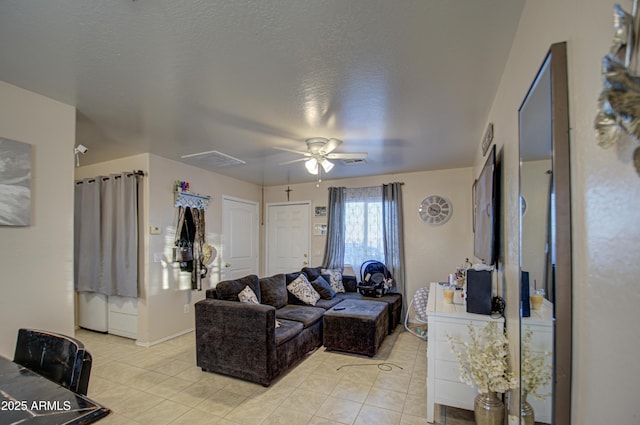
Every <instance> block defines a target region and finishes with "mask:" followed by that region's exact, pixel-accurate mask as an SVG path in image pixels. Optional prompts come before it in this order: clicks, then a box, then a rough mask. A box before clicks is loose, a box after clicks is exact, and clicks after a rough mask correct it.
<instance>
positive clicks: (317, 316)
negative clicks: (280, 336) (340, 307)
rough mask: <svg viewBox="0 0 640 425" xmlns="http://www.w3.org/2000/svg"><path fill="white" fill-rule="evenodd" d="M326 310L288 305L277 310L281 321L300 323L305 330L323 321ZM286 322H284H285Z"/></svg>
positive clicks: (277, 315)
mask: <svg viewBox="0 0 640 425" xmlns="http://www.w3.org/2000/svg"><path fill="white" fill-rule="evenodd" d="M324 311H325V310H324V309H323V308H318V307H310V306H306V305H291V304H289V305H286V306H284V307H282V308H279V309H277V310H276V317H277V318H278V319H279V320H282V319H284V320H293V321H295V322H300V323H302V325H303V326H304V327H305V328H308V327H309V326H311V325H313V324H314V323H316V322H317V321H318V320H322V316H324ZM283 322H284V321H283Z"/></svg>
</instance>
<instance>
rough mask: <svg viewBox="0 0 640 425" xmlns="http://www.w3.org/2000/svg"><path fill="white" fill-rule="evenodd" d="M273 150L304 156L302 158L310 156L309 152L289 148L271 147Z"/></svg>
mask: <svg viewBox="0 0 640 425" xmlns="http://www.w3.org/2000/svg"><path fill="white" fill-rule="evenodd" d="M273 149H278V150H279V151H285V152H293V153H297V154H300V155H304V156H311V154H310V153H309V152H305V151H298V150H295V149H289V148H282V147H280V146H273Z"/></svg>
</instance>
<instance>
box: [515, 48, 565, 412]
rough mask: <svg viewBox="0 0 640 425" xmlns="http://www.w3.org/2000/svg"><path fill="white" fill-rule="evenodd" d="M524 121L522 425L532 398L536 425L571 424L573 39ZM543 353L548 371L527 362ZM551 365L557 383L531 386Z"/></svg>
mask: <svg viewBox="0 0 640 425" xmlns="http://www.w3.org/2000/svg"><path fill="white" fill-rule="evenodd" d="M518 119H519V139H520V143H519V147H520V271H521V282H520V283H521V285H520V291H521V300H522V301H521V309H520V313H521V318H520V326H521V328H520V379H521V394H520V406H521V409H520V410H521V417H522V421H521V423H527V424H528V423H533V422H529V421H530V417H529V416H528V414H530V410H529V409H525V408H523V407H527V405H526V403H525V401H526V402H527V403H529V404H530V406H531V408H532V410H533V414H534V417H535V422H536V423H547V424H568V423H571V192H570V172H569V111H568V90H567V53H566V43H557V44H553V45H552V46H551V48H550V50H549V53H548V54H547V57H546V58H545V60H544V62H543V64H542V67H541V68H540V70H539V72H538V74H537V76H536V78H535V80H534V81H533V83H532V85H531V87H530V89H529V91H528V93H527V95H526V97H525V99H524V101H523V102H522V105H521V107H520V109H519V114H518ZM545 352H548V353H550V354H549V355H545V354H544V353H545ZM540 356H542V357H543V358H544V359H545V363H546V365H547V366H545V367H543V368H536V367H532V366H531V363H530V362H528V361H527V360H528V359H532V358H540ZM546 368H548V371H550V372H551V380H550V382H549V383H548V384H546V385H540V386H538V388H535V390H534V389H532V388H531V387H532V385H531V384H530V383H531V382H533V381H534V379H536V377H540V376H541V374H543V373H544V370H545V369H546ZM528 391H530V392H532V393H533V394H529V393H528ZM525 393H527V394H525ZM536 393H537V394H538V395H540V396H542V399H541V400H540V399H538V398H537V397H535V394H536ZM525 417H527V418H526V420H525Z"/></svg>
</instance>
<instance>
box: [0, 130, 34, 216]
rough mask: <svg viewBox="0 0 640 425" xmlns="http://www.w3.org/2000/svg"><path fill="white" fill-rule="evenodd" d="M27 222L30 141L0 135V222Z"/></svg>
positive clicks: (28, 211)
mask: <svg viewBox="0 0 640 425" xmlns="http://www.w3.org/2000/svg"><path fill="white" fill-rule="evenodd" d="M30 224H31V145H30V144H29V143H23V142H18V141H15V140H10V139H5V138H3V137H0V226H29V225H30Z"/></svg>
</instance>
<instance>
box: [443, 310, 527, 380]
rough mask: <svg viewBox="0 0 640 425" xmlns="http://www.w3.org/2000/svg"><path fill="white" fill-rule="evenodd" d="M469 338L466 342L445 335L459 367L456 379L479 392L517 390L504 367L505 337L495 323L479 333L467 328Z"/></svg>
mask: <svg viewBox="0 0 640 425" xmlns="http://www.w3.org/2000/svg"><path fill="white" fill-rule="evenodd" d="M469 336H470V340H469V341H466V340H462V339H460V338H453V337H451V336H449V335H447V340H448V341H449V343H450V344H451V350H452V351H453V352H454V353H455V355H456V357H457V358H458V363H459V364H460V380H461V381H462V382H464V383H465V384H467V385H471V386H475V387H477V388H478V391H479V392H481V393H487V392H490V391H495V392H499V393H504V392H506V391H508V390H509V389H511V388H517V386H518V381H517V380H516V379H515V378H514V376H513V373H511V372H509V366H508V364H507V356H508V353H509V346H508V342H507V338H506V337H505V335H504V332H503V331H502V329H499V328H498V326H497V323H496V322H490V323H489V324H488V325H487V326H485V327H484V328H482V329H481V330H480V331H477V330H476V328H475V327H473V326H471V325H469Z"/></svg>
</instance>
